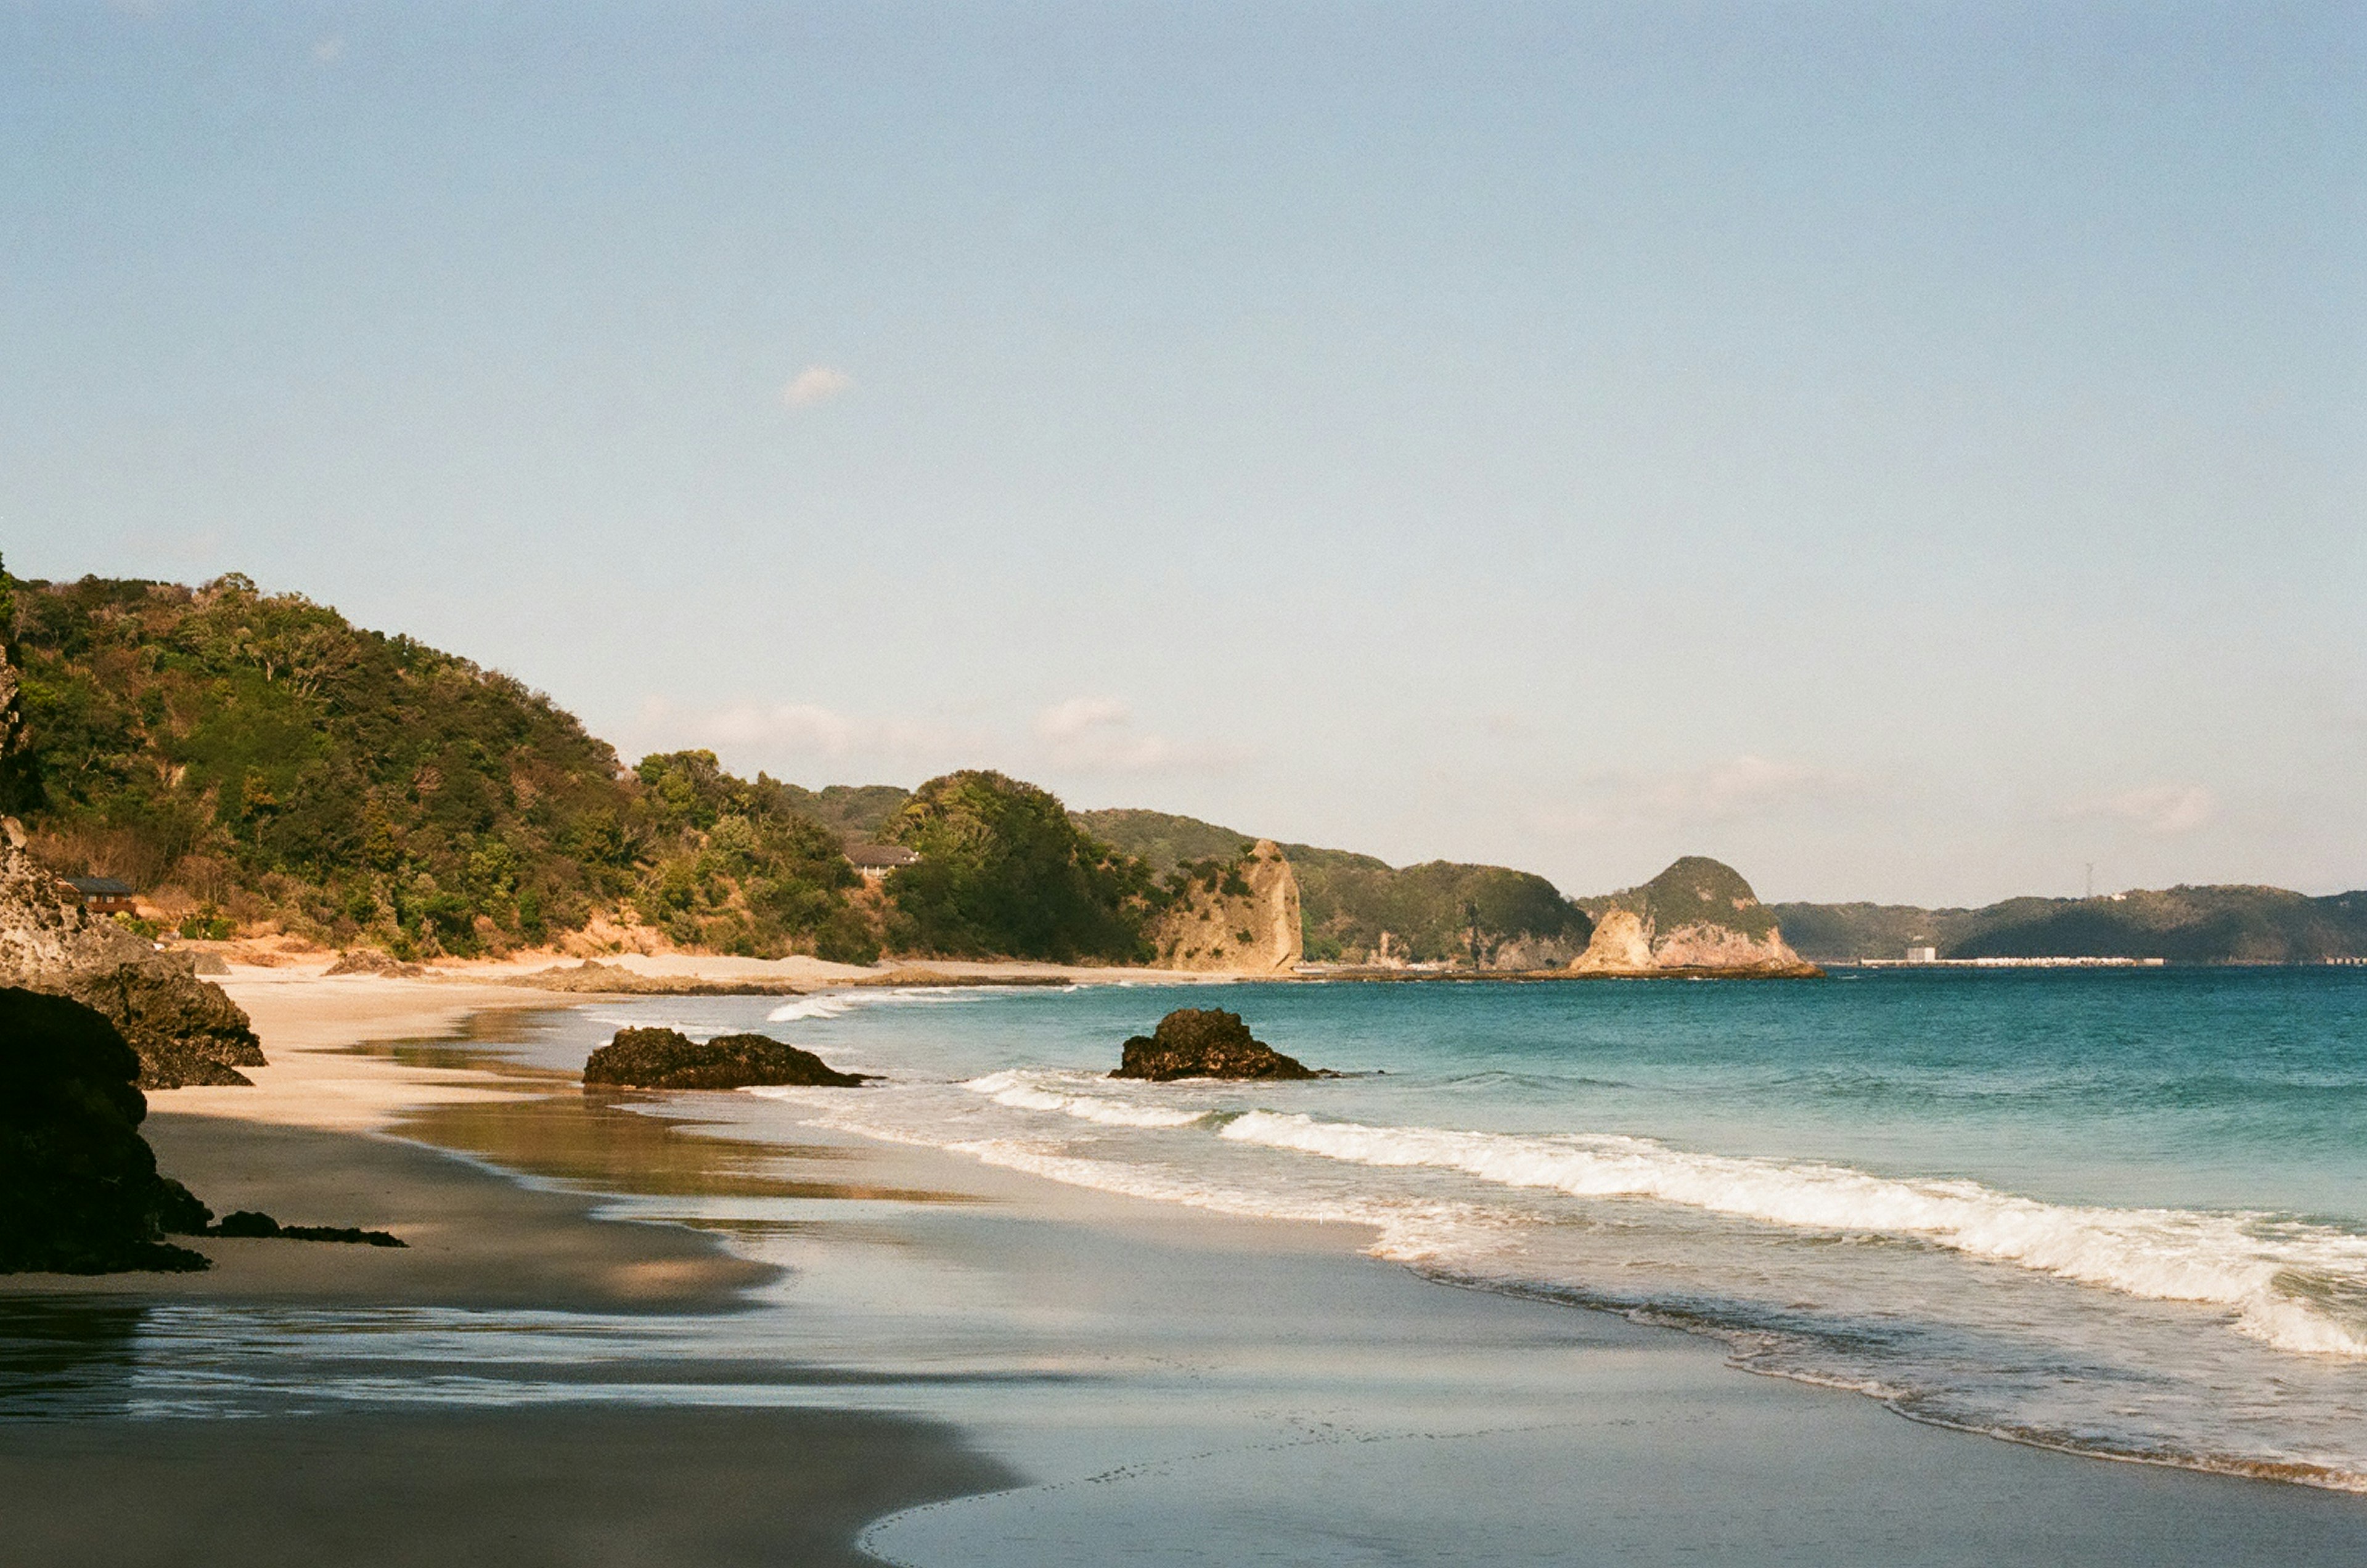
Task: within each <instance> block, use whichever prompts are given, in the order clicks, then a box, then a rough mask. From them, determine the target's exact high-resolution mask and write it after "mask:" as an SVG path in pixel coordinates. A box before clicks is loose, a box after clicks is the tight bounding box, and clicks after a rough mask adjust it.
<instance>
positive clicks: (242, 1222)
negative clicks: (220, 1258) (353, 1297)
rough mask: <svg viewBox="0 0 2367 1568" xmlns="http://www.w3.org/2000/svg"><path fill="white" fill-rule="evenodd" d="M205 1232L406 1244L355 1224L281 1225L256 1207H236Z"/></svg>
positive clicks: (363, 1244)
mask: <svg viewBox="0 0 2367 1568" xmlns="http://www.w3.org/2000/svg"><path fill="white" fill-rule="evenodd" d="M204 1234H205V1235H222V1236H232V1237H246V1238H255V1239H261V1240H277V1241H345V1242H355V1243H358V1244H359V1245H361V1246H364V1247H402V1246H406V1245H408V1244H407V1243H405V1242H404V1241H402V1238H401V1237H399V1236H395V1235H391V1234H389V1233H388V1232H386V1231H366V1230H362V1229H359V1228H357V1226H354V1225H283V1224H280V1223H279V1222H278V1221H277V1220H275V1219H273V1218H272V1217H271V1216H270V1215H269V1214H266V1213H263V1212H261V1211H260V1210H257V1209H239V1210H235V1211H233V1212H232V1213H227V1214H224V1215H223V1216H222V1217H221V1224H217V1225H214V1226H212V1227H211V1228H210V1229H209V1230H207V1231H205V1232H204Z"/></svg>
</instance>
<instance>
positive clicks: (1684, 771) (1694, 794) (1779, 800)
mask: <svg viewBox="0 0 2367 1568" xmlns="http://www.w3.org/2000/svg"><path fill="white" fill-rule="evenodd" d="M1862 790H1863V781H1861V780H1859V779H1858V778H1856V777H1855V776H1853V775H1852V774H1849V773H1837V772H1835V771H1833V770H1832V769H1829V768H1818V767H1813V766H1810V765H1809V764H1807V763H1804V762H1786V761H1781V760H1779V759H1775V758H1770V757H1760V756H1754V755H1750V754H1749V753H1745V754H1744V755H1742V756H1738V757H1728V758H1725V759H1723V760H1721V761H1715V762H1707V763H1704V764H1703V765H1701V766H1699V767H1693V768H1678V769H1672V770H1670V771H1668V772H1664V773H1597V774H1595V775H1593V776H1592V777H1591V778H1586V779H1581V780H1580V781H1579V783H1578V784H1577V785H1576V787H1575V788H1573V789H1572V790H1571V791H1570V793H1569V795H1566V796H1564V797H1563V798H1562V799H1561V800H1560V801H1559V802H1557V803H1555V804H1553V805H1550V806H1547V807H1544V808H1542V809H1539V810H1536V811H1534V812H1531V813H1530V814H1529V815H1530V819H1531V820H1532V821H1534V822H1535V824H1536V825H1537V826H1538V827H1539V828H1540V829H1544V830H1546V831H1547V832H1551V833H1555V834H1558V835H1571V836H1579V835H1590V834H1597V833H1604V832H1612V831H1622V832H1627V831H1635V830H1638V829H1672V828H1689V827H1694V826H1698V825H1701V824H1704V823H1714V822H1732V821H1736V820H1738V819H1742V818H1754V817H1766V816H1770V815H1772V814H1774V813H1776V812H1779V811H1785V810H1790V809H1793V808H1795V807H1800V806H1803V805H1809V804H1813V803H1815V802H1816V801H1817V800H1818V799H1819V798H1829V797H1835V796H1845V795H1857V794H1859V793H1861V792H1862Z"/></svg>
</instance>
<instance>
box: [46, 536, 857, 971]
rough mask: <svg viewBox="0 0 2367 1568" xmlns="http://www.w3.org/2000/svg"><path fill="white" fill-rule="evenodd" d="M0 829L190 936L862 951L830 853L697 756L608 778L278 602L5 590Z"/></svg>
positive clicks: (90, 583) (791, 798)
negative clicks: (616, 929) (618, 917)
mask: <svg viewBox="0 0 2367 1568" xmlns="http://www.w3.org/2000/svg"><path fill="white" fill-rule="evenodd" d="M0 592H6V593H7V595H8V598H9V600H10V601H11V603H10V604H9V606H8V608H9V611H10V615H9V621H8V629H9V630H10V632H11V633H12V637H11V641H12V642H13V645H14V646H13V648H12V649H10V650H9V660H10V663H11V665H12V666H13V667H14V668H15V670H16V671H17V681H18V682H19V684H20V687H21V690H20V692H19V693H18V701H19V703H20V705H21V709H22V718H23V734H22V737H21V740H20V743H19V744H18V745H17V747H15V748H14V749H12V750H11V751H10V752H9V754H8V756H7V759H6V760H7V761H8V762H9V763H10V764H11V765H12V766H13V769H14V772H13V773H12V774H11V776H10V777H9V778H8V779H7V781H6V787H7V788H8V790H9V793H10V799H9V805H10V806H11V807H12V808H13V809H15V810H16V811H17V812H18V813H19V814H21V815H22V816H23V817H24V818H25V819H26V823H27V826H28V829H31V830H32V832H33V834H34V848H35V850H36V852H38V853H40V855H41V856H42V858H43V859H44V860H46V861H47V862H49V863H51V865H52V866H53V867H54V868H56V869H58V870H61V871H66V872H78V871H84V870H89V871H96V872H98V873H101V874H111V875H117V876H121V877H123V878H125V879H126V880H128V881H130V882H131V883H133V884H134V885H135V886H139V887H141V888H142V889H144V890H147V891H148V892H149V893H150V895H151V897H153V898H154V899H155V901H156V902H157V903H158V904H159V905H160V906H162V907H164V908H166V909H167V910H168V911H170V912H173V913H174V914H175V915H176V918H177V919H185V920H186V922H187V929H188V930H189V931H190V934H227V931H228V930H229V929H230V924H231V922H232V921H236V922H242V923H245V924H248V925H250V926H253V925H260V924H265V923H271V924H277V926H279V927H281V928H282V929H286V930H290V931H297V932H299V933H301V934H304V935H308V936H312V937H315V938H317V939H320V940H323V941H327V942H336V943H339V944H345V943H350V942H356V941H371V942H380V943H382V944H384V945H386V946H387V947H389V948H390V949H391V950H393V951H395V952H397V953H405V954H409V953H425V954H433V953H478V952H482V951H487V950H499V949H502V948H504V947H507V946H511V945H515V944H517V943H521V942H538V941H542V940H544V939H546V938H548V937H549V936H551V935H553V934H556V933H559V932H563V931H573V930H578V929H580V928H582V927H583V925H584V924H585V923H586V922H587V921H588V920H589V919H592V917H593V916H594V914H595V912H598V911H601V910H603V909H608V908H616V907H617V906H618V905H620V904H629V905H632V906H634V907H636V908H639V909H640V913H641V914H642V915H643V916H644V917H645V918H646V919H648V920H649V921H650V923H651V924H655V925H659V926H661V927H663V929H665V930H666V931H667V932H668V933H669V934H670V935H672V936H674V938H675V940H677V941H682V942H697V943H699V944H701V945H707V946H713V947H719V948H723V949H726V950H729V951H734V952H745V953H780V952H786V951H790V950H791V949H793V948H798V947H809V948H812V947H819V948H825V949H828V950H829V951H830V952H831V953H832V955H844V956H853V955H855V954H858V953H869V952H876V951H877V946H876V940H875V939H874V938H873V937H872V936H871V935H870V934H869V931H868V927H867V925H866V922H865V920H864V919H862V918H861V917H860V915H859V913H858V912H856V911H855V910H853V909H851V908H850V902H849V897H848V892H849V889H850V888H852V887H854V886H856V884H857V882H858V879H857V878H856V877H855V874H854V871H853V869H852V868H851V867H850V866H848V865H847V864H846V862H845V859H844V855H843V854H841V853H840V852H839V850H838V840H837V836H836V835H835V834H833V833H832V832H830V831H829V830H828V829H825V828H823V827H821V826H820V825H818V824H817V823H815V822H814V821H813V820H812V819H811V818H810V817H809V816H807V815H804V814H801V813H800V812H799V810H798V805H799V801H798V796H800V795H806V794H807V792H804V791H794V792H793V791H792V790H791V788H790V787H789V786H785V785H781V784H776V783H774V782H773V781H771V780H769V779H765V778H764V777H762V776H761V775H760V776H759V778H758V779H757V781H756V782H755V783H754V784H746V783H743V782H742V781H740V780H737V779H733V778H731V777H730V775H728V774H725V773H721V772H720V771H719V769H718V768H717V767H716V765H715V759H714V758H713V757H712V756H711V755H709V754H708V753H703V752H693V753H681V754H677V755H674V756H671V757H653V758H651V759H650V760H649V761H646V762H644V763H643V764H642V766H641V768H640V769H639V770H637V771H636V772H635V773H621V772H620V771H619V769H618V767H617V757H616V753H615V752H614V751H613V750H611V749H610V748H609V747H608V746H607V744H606V742H604V741H601V740H598V739H595V738H594V737H592V736H591V735H589V734H587V733H586V732H585V731H584V729H583V726H582V724H581V723H579V722H578V721H577V720H576V719H575V717H574V716H572V715H571V714H569V713H567V712H566V711H564V710H563V709H561V708H560V707H559V706H558V705H555V704H553V703H552V702H551V701H550V699H549V698H548V697H546V696H544V695H542V694H539V693H537V692H532V691H529V690H527V688H526V687H525V686H524V685H522V684H521V683H520V682H516V681H515V680H513V679H511V678H510V677H508V676H506V675H503V674H499V673H497V672H495V671H487V670H483V669H481V668H479V667H478V666H477V665H475V664H473V663H471V662H470V661H469V660H465V659H460V658H458V657H456V656H454V655H451V654H448V653H443V652H439V651H437V650H436V649H432V648H428V647H426V646H425V645H424V644H421V643H418V642H414V641H413V640H412V639H411V638H409V637H388V636H385V635H383V634H381V633H378V632H373V631H367V630H364V629H362V628H359V627H357V626H352V625H350V624H349V623H348V622H346V620H345V617H343V616H342V615H338V614H337V613H336V612H335V611H334V610H332V609H329V608H328V607H326V606H324V605H320V604H313V603H312V602H311V601H310V600H308V599H305V598H303V597H302V596H301V595H298V594H264V593H261V592H257V591H256V589H255V585H254V583H252V582H251V581H248V580H247V579H245V578H243V577H238V576H230V577H223V578H221V579H218V580H216V581H212V582H210V583H208V584H206V585H205V586H204V587H202V588H199V589H197V590H194V591H192V590H190V589H187V588H183V587H179V586H176V585H174V584H170V583H160V582H143V581H108V580H102V579H96V578H85V579H84V580H82V581H79V582H71V583H44V582H32V581H10V580H8V579H7V578H6V574H5V572H0Z"/></svg>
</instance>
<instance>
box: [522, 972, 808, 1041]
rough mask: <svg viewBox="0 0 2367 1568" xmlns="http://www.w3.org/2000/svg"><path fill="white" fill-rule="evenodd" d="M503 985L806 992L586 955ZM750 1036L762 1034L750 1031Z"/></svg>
mask: <svg viewBox="0 0 2367 1568" xmlns="http://www.w3.org/2000/svg"><path fill="white" fill-rule="evenodd" d="M502 984H503V985H504V986H526V987H531V988H533V989H535V990H538V991H572V992H577V993H580V994H583V995H586V996H611V997H796V996H802V995H804V994H805V993H804V992H803V991H802V990H800V989H799V988H798V987H796V986H794V985H792V984H790V983H789V982H788V981H787V980H755V979H747V980H709V979H704V978H701V977H700V976H696V975H643V974H640V973H638V972H637V971H635V970H631V969H628V968H626V967H625V966H624V965H623V964H599V963H595V962H594V961H593V960H591V959H589V958H587V959H585V960H584V961H583V963H581V964H577V965H575V966H574V967H573V968H570V967H568V966H567V965H566V964H552V965H551V966H550V967H549V968H548V969H537V970H535V971H534V972H533V973H532V974H530V975H510V976H504V977H503V980H502ZM749 1038H751V1039H756V1038H761V1037H760V1036H755V1035H751V1036H749Z"/></svg>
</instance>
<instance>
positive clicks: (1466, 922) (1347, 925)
mask: <svg viewBox="0 0 2367 1568" xmlns="http://www.w3.org/2000/svg"><path fill="white" fill-rule="evenodd" d="M1077 819H1078V821H1079V822H1080V823H1082V825H1084V826H1085V827H1086V828H1087V829H1089V830H1091V831H1093V832H1094V833H1096V834H1098V835H1100V836H1102V837H1104V838H1105V839H1107V840H1109V841H1110V842H1112V843H1114V844H1116V846H1117V847H1118V848H1120V849H1122V850H1124V851H1126V852H1128V853H1130V854H1135V855H1138V856H1141V857H1142V858H1143V859H1144V860H1145V861H1147V862H1148V863H1150V865H1151V867H1152V868H1153V869H1154V870H1156V871H1159V872H1161V873H1162V874H1172V872H1174V871H1176V870H1178V869H1181V870H1183V871H1185V872H1187V873H1191V872H1195V871H1196V872H1199V873H1201V874H1206V871H1207V869H1208V868H1209V867H1210V866H1211V865H1215V864H1223V863H1231V862H1233V861H1235V860H1237V859H1238V858H1239V857H1240V854H1241V853H1242V852H1244V851H1246V850H1247V848H1248V847H1249V845H1250V844H1251V841H1252V840H1251V836H1250V835H1249V834H1247V833H1241V832H1237V831H1235V830H1234V829H1230V828H1221V827H1218V826H1217V825H1216V824H1215V823H1213V822H1203V821H1200V820H1199V819H1198V818H1191V817H1176V816H1171V815H1169V814H1167V813H1164V812H1158V811H1088V812H1080V813H1078V814H1077ZM1282 852H1283V854H1284V855H1285V858H1287V859H1288V860H1289V862H1290V864H1291V869H1292V870H1293V871H1294V872H1295V873H1297V878H1298V896H1299V908H1300V912H1301V920H1302V924H1303V927H1304V931H1305V939H1306V955H1307V956H1308V958H1310V959H1316V960H1334V961H1336V960H1346V961H1349V962H1360V961H1363V960H1365V959H1368V958H1373V957H1376V956H1378V955H1379V953H1380V947H1381V934H1382V933H1383V932H1384V931H1386V932H1387V933H1388V938H1389V943H1388V951H1389V955H1390V956H1391V957H1396V958H1404V959H1407V960H1410V961H1412V962H1416V963H1424V962H1428V963H1436V962H1445V961H1453V960H1458V959H1459V960H1463V961H1465V962H1468V961H1469V960H1470V959H1471V958H1472V957H1473V956H1474V954H1475V953H1476V954H1477V956H1478V960H1479V962H1480V963H1481V964H1499V963H1512V964H1514V966H1525V965H1526V964H1528V963H1530V962H1535V961H1539V960H1543V961H1546V962H1553V963H1559V962H1564V961H1566V960H1567V959H1568V958H1569V956H1570V954H1571V953H1572V952H1575V951H1576V950H1577V949H1580V948H1583V947H1584V946H1585V945H1586V939H1587V938H1588V937H1589V936H1590V935H1591V934H1592V932H1593V929H1594V928H1593V922H1592V921H1591V920H1590V919H1588V918H1587V917H1586V915H1585V914H1584V913H1583V912H1582V911H1580V909H1579V908H1577V907H1576V906H1575V905H1573V904H1571V903H1570V902H1569V900H1568V899H1566V898H1564V897H1562V896H1561V894H1560V893H1559V892H1558V891H1557V890H1556V888H1555V887H1554V885H1553V884H1552V883H1550V882H1547V881H1546V879H1545V878H1544V877H1542V876H1534V875H1531V874H1529V873H1527V872H1523V871H1513V870H1511V869H1510V868H1508V867H1504V866H1496V865H1462V864H1457V863H1454V862H1451V861H1431V862H1428V863H1424V864H1421V865H1414V866H1407V867H1405V868H1403V869H1402V870H1400V869H1399V868H1398V867H1395V866H1392V865H1390V864H1389V863H1387V861H1383V860H1378V859H1376V858H1375V857H1373V856H1371V855H1362V854H1355V853H1353V852H1349V851H1346V850H1326V849H1319V848H1317V847H1316V846H1314V845H1312V844H1285V845H1283V846H1282ZM1195 863H1197V864H1196V865H1195Z"/></svg>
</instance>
